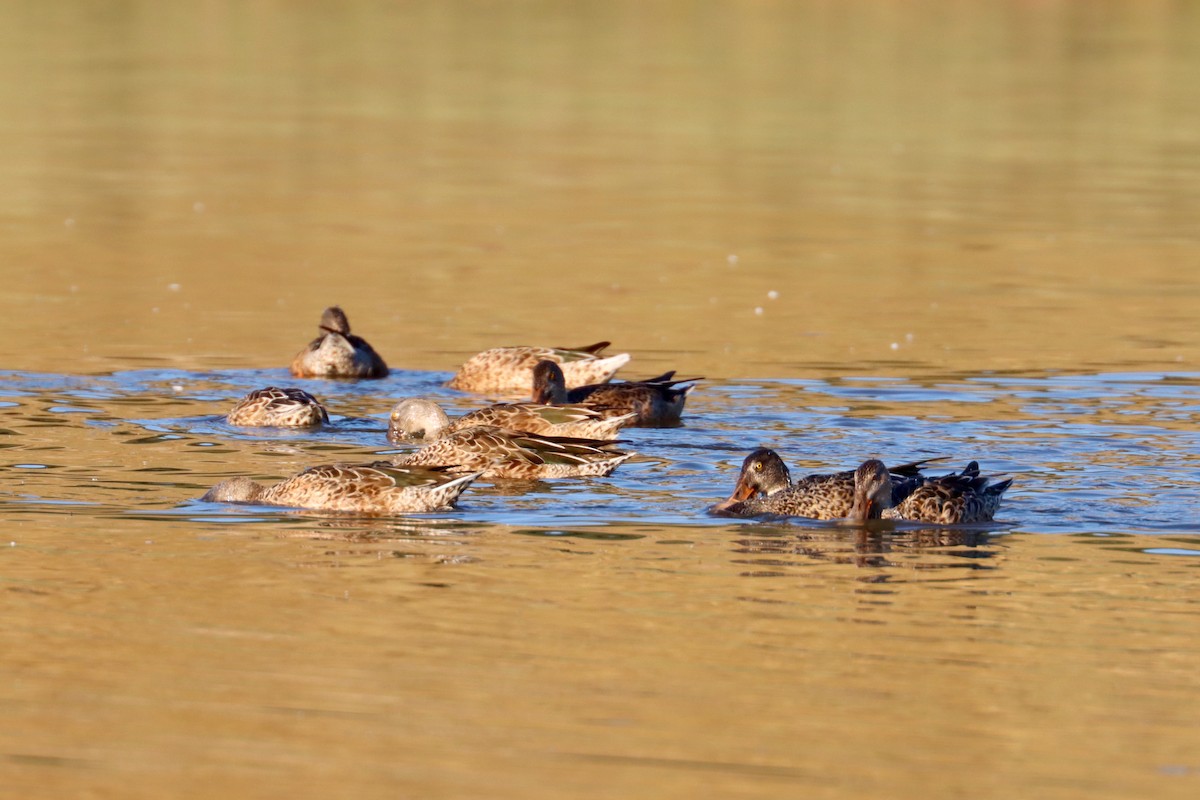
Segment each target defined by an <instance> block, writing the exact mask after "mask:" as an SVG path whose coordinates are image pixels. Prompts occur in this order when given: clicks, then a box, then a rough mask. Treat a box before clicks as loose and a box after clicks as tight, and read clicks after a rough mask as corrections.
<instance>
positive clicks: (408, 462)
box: [394, 425, 633, 480]
mask: <svg viewBox="0 0 1200 800" xmlns="http://www.w3.org/2000/svg"><path fill="white" fill-rule="evenodd" d="M632 455H633V454H632V453H626V452H622V451H620V450H617V449H616V444H615V443H614V442H611V441H601V440H596V439H578V438H572V437H566V436H537V435H535V434H529V433H520V432H518V431H511V430H506V429H504V428H497V427H494V426H490V425H473V426H471V427H468V428H462V429H460V430H457V431H454V432H452V433H448V434H446V435H444V436H441V437H439V438H438V439H436V440H435V441H433V442H430V443H429V444H427V445H425V446H424V447H422V448H421V449H420V450H417V451H416V452H413V453H409V454H407V455H402V456H397V457H396V458H395V460H394V463H396V464H398V465H402V466H445V467H447V468H448V469H450V470H452V471H455V470H470V471H478V472H480V473H481V474H482V475H483V477H485V478H516V479H521V480H541V479H544V478H568V477H577V476H584V475H598V476H605V475H611V474H612V471H613V470H615V469H616V468H617V466H618V465H620V464H621V463H622V462H623V461H626V460H627V459H629V458H630V457H631V456H632Z"/></svg>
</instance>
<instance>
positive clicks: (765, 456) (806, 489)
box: [709, 447, 941, 520]
mask: <svg viewBox="0 0 1200 800" xmlns="http://www.w3.org/2000/svg"><path fill="white" fill-rule="evenodd" d="M940 460H941V459H939V458H931V459H926V460H924V461H914V462H911V463H909V464H902V465H901V466H898V467H894V468H893V469H892V471H891V474H892V475H893V476H894V477H893V480H892V484H891V486H892V491H893V492H894V493H895V495H896V497H895V498H894V500H893V504H896V503H899V502H900V501H901V500H902V499H903V498H904V497H906V496H907V494H908V493H909V492H911V491H912V490H913V489H915V488H916V486H917V484H918V482H919V481H920V480H921V475H920V473H921V470H922V469H924V468H925V466H926V465H927V464H930V463H933V462H935V461H940ZM855 474H856V471H855V470H847V471H844V472H833V473H826V474H815V475H808V476H806V477H803V478H801V479H799V480H798V481H796V482H795V483H792V476H791V472H790V471H789V470H788V468H787V465H786V464H784V463H783V459H782V458H781V457H780V456H779V454H778V453H777V452H775V451H774V450H772V449H770V448H769V447H760V448H758V449H756V450H754V451H753V452H752V453H750V455H748V456H746V458H745V460H744V461H743V462H742V468H741V472H740V473H739V474H738V480H737V484H736V485H735V487H734V489H733V494H731V495H730V496H729V498H728V499H726V500H723V501H721V502H720V503H717V504H716V505H715V506H713V507H712V508H711V509H709V510H710V513H715V514H724V515H730V516H738V517H753V516H758V515H759V514H777V515H781V516H789V517H808V518H810V519H821V520H830V519H843V518H845V517H847V516H849V514H850V511H851V507H852V506H853V504H854V477H855Z"/></svg>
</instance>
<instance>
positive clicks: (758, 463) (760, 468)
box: [754, 461, 763, 472]
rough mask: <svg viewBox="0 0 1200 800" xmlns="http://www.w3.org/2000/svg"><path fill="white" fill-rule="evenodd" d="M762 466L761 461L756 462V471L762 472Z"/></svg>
mask: <svg viewBox="0 0 1200 800" xmlns="http://www.w3.org/2000/svg"><path fill="white" fill-rule="evenodd" d="M762 468H763V465H762V462H761V461H755V462H754V471H755V472H762Z"/></svg>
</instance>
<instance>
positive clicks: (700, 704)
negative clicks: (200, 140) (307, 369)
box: [0, 369, 1200, 797]
mask: <svg viewBox="0 0 1200 800" xmlns="http://www.w3.org/2000/svg"><path fill="white" fill-rule="evenodd" d="M448 377H449V373H448V372H420V371H404V370H401V371H397V372H395V373H394V374H393V375H392V376H391V377H389V378H388V379H386V380H383V381H369V382H360V383H346V382H325V381H299V382H296V381H289V380H287V378H286V375H285V374H284V372H283V370H278V369H277V370H229V371H213V372H205V373H191V372H184V371H177V370H136V371H128V372H121V373H115V374H112V375H100V376H66V375H50V374H30V373H12V372H10V373H6V374H4V375H3V377H2V380H0V402H2V403H3V405H2V406H0V414H2V415H3V423H2V424H3V433H4V434H5V437H4V442H3V445H4V457H3V463H2V465H0V468H2V469H3V473H4V474H5V476H6V482H5V487H6V488H5V492H4V495H3V502H2V504H0V519H2V520H3V523H4V526H5V532H6V535H5V539H7V540H9V541H8V542H7V544H8V546H7V547H5V548H3V550H0V565H3V567H2V568H3V578H0V589H3V590H4V591H3V595H2V597H3V600H4V603H5V605H6V607H7V609H8V610H9V614H8V619H9V620H10V624H9V625H8V626H7V627H6V629H5V630H4V632H3V633H2V634H0V638H2V639H3V640H4V641H5V649H6V652H7V655H6V656H5V659H6V660H7V662H8V663H9V665H10V667H12V668H14V669H15V670H16V673H15V674H16V675H18V676H20V677H19V678H18V679H17V682H16V683H15V684H12V685H10V687H9V689H8V690H7V691H6V696H7V700H6V701H5V702H4V704H3V705H2V706H0V713H3V715H4V716H5V718H6V720H7V723H8V724H7V726H6V727H7V729H8V730H9V731H10V733H9V734H6V735H0V771H2V772H4V773H6V774H7V775H9V776H10V780H13V781H16V782H17V783H16V784H15V785H21V783H20V782H21V781H23V780H30V781H36V782H37V783H38V784H39V785H41V786H47V785H48V786H55V785H60V786H62V787H65V788H68V789H69V788H70V787H77V786H79V785H87V786H90V787H92V788H93V789H95V790H97V791H100V792H101V793H105V792H109V791H120V792H121V793H124V791H125V787H123V784H124V782H125V781H126V780H128V779H129V778H130V777H132V776H137V779H138V780H139V782H141V783H144V784H145V789H146V791H149V792H151V793H158V792H162V791H170V790H174V789H178V788H179V787H180V786H181V785H182V783H181V782H185V781H188V780H190V779H192V778H194V777H198V776H199V775H207V774H211V775H212V776H213V779H214V780H215V784H213V785H215V786H218V787H222V786H223V787H229V788H231V789H235V790H239V791H240V790H244V789H245V787H246V786H247V785H249V784H248V783H247V781H249V780H255V781H266V782H267V784H268V785H270V786H272V787H274V788H276V789H278V788H280V787H283V788H286V789H288V790H290V791H294V792H299V793H300V794H305V793H318V794H324V793H330V792H332V793H345V792H351V793H354V794H356V795H358V796H391V795H392V794H394V792H396V791H400V792H402V793H403V792H406V791H412V792H417V793H421V792H423V791H424V790H425V789H428V788H429V787H438V791H444V792H448V793H452V794H463V795H470V796H477V795H479V794H480V793H483V794H488V795H490V796H504V797H519V796H543V795H544V792H543V791H542V789H540V788H537V787H535V786H534V785H532V784H529V783H527V781H528V780H529V779H530V776H533V775H539V776H541V777H542V778H543V779H549V780H551V781H552V782H553V784H554V787H555V788H554V791H553V792H551V794H553V795H554V796H562V795H563V794H564V793H565V794H568V795H570V794H578V795H586V796H609V794H610V793H611V792H616V793H617V794H626V796H628V794H627V793H629V792H632V793H633V794H637V793H638V792H637V789H636V788H634V787H636V786H638V785H643V784H650V785H653V786H654V787H655V789H654V791H653V794H654V795H655V796H676V795H677V796H684V795H691V796H696V793H700V794H704V793H706V792H709V791H712V790H714V789H717V790H719V791H721V792H722V793H735V794H736V793H747V794H749V795H753V796H772V795H775V794H776V793H777V792H780V791H782V792H785V793H788V792H791V791H794V790H797V789H800V788H802V787H803V788H805V789H806V790H810V791H816V792H818V793H820V792H822V791H829V792H833V793H835V794H841V793H847V792H848V793H852V794H857V793H879V792H888V791H890V790H891V788H892V787H894V786H895V785H896V782H897V781H900V782H901V783H905V784H911V785H913V786H917V785H925V784H927V783H928V782H929V781H933V782H935V783H937V784H938V785H941V786H946V787H954V786H967V785H970V784H973V781H972V780H971V779H970V778H968V777H967V776H968V775H970V774H979V775H986V776H988V781H989V782H992V783H993V784H994V785H995V786H996V787H997V793H998V794H997V796H999V795H1011V794H1022V793H1029V792H1033V793H1042V792H1043V790H1045V789H1046V787H1048V786H1049V787H1055V786H1058V787H1061V789H1059V790H1055V789H1051V790H1050V791H1049V792H1048V793H1049V794H1050V795H1055V792H1056V791H1061V792H1062V793H1063V796H1075V793H1076V792H1078V791H1087V792H1088V793H1089V794H1093V795H1098V796H1114V797H1115V796H1129V795H1130V794H1131V793H1132V794H1138V793H1141V792H1143V791H1152V792H1155V793H1161V792H1166V793H1167V794H1170V793H1171V792H1172V791H1174V790H1176V789H1178V790H1180V791H1181V792H1183V794H1186V789H1185V787H1186V786H1190V785H1191V783H1192V782H1193V781H1194V780H1195V776H1196V774H1197V773H1200V765H1197V764H1196V762H1195V758H1194V751H1193V750H1192V749H1191V748H1190V747H1189V746H1188V744H1187V742H1189V741H1191V737H1192V735H1193V733H1194V730H1195V729H1194V719H1195V717H1194V714H1193V713H1192V711H1193V710H1194V707H1192V709H1191V710H1189V705H1188V704H1189V703H1190V701H1191V698H1194V697H1195V691H1196V688H1197V685H1196V679H1195V677H1194V675H1195V673H1194V670H1193V669H1191V664H1192V663H1194V659H1195V656H1196V654H1197V652H1196V643H1195V637H1194V632H1195V630H1196V622H1197V618H1198V617H1200V602H1198V600H1197V596H1196V594H1195V592H1194V590H1193V589H1194V585H1195V579H1196V572H1195V570H1196V569H1197V568H1198V567H1200V559H1198V558H1197V556H1200V538H1197V537H1196V535H1195V534H1196V529H1197V526H1196V522H1195V509H1196V504H1197V500H1196V497H1197V496H1198V493H1197V484H1198V483H1200V469H1198V468H1197V456H1196V453H1197V452H1200V448H1197V446H1196V444H1197V443H1196V436H1197V434H1196V426H1195V417H1196V414H1197V411H1198V410H1200V404H1198V403H1197V396H1198V394H1197V390H1198V379H1200V376H1197V375H1195V374H1183V373H1180V374H1162V375H1149V374H1146V375H1122V374H1108V375H1076V376H1067V375H1055V376H1042V377H1032V376H1030V377H1005V376H998V375H989V376H975V377H970V376H939V377H935V378H928V379H915V378H914V379H904V380H901V379H894V378H853V379H839V380H834V379H830V380H772V381H721V380H705V381H702V382H701V385H700V388H698V389H697V390H696V391H695V392H694V393H693V395H692V396H691V398H690V399H689V403H688V409H687V413H686V416H685V425H684V426H683V427H681V428H675V429H660V430H656V429H632V430H629V431H628V432H627V436H626V439H627V441H628V446H629V447H630V448H632V449H634V450H636V451H637V452H638V454H639V456H638V457H637V458H636V459H634V460H633V461H631V462H628V463H627V464H625V465H623V466H622V467H621V468H619V469H618V471H617V472H616V473H615V474H614V475H613V476H612V477H610V478H596V479H578V480H559V481H551V482H539V483H523V484H508V485H504V484H496V485H489V484H486V483H480V484H478V485H477V486H476V487H473V488H472V489H471V490H470V491H469V492H468V493H467V494H465V495H464V496H463V499H462V506H461V509H460V510H459V511H456V512H451V513H445V514H434V515H416V516H413V517H409V518H396V519H360V518H355V517H353V516H348V515H330V514H320V513H314V512H295V511H289V510H281V509H268V508H254V507H235V506H221V505H212V504H206V503H201V502H199V501H198V500H197V499H196V498H197V497H198V496H199V495H200V494H201V493H202V492H203V491H204V490H205V489H206V488H207V487H208V486H209V485H210V484H211V483H214V482H216V481H217V480H219V479H221V478H223V477H226V476H229V475H234V474H246V473H249V474H253V475H256V476H261V477H267V478H276V477H282V476H284V475H287V474H290V473H291V472H294V471H296V470H298V469H300V468H303V467H304V466H308V465H311V464H313V463H322V462H326V461H332V460H358V459H368V458H376V457H378V456H380V455H385V454H388V453H391V452H394V448H392V447H391V446H389V445H388V443H387V442H386V439H385V431H386V415H387V411H388V409H389V407H390V405H391V403H392V402H394V401H395V400H396V399H398V398H400V397H404V396H409V395H425V396H434V397H437V398H439V399H440V400H441V401H443V402H444V403H445V404H446V405H447V406H449V407H452V408H454V409H457V410H466V409H468V408H470V407H472V406H473V405H475V404H477V403H478V402H479V399H478V398H475V397H470V396H466V395H462V394H460V393H457V392H453V391H451V390H448V389H445V388H444V387H443V383H444V382H445V380H446V379H447V378H448ZM280 382H285V383H299V384H301V385H303V386H305V387H306V388H308V389H310V390H311V391H313V392H314V393H316V394H317V395H318V396H319V397H321V398H322V399H323V400H325V401H326V403H327V404H328V406H329V408H330V411H331V415H332V418H333V425H331V426H329V427H328V428H325V429H322V430H318V431H315V432H303V433H300V432H286V431H284V432H281V431H260V430H253V429H249V430H248V429H241V428H234V427H231V426H228V425H227V424H225V422H224V421H223V419H222V417H221V414H222V413H223V412H224V411H225V410H227V409H228V408H229V407H230V406H231V405H232V403H233V402H234V400H236V399H237V398H238V397H240V396H241V395H242V394H243V393H244V392H245V391H247V390H249V389H250V388H253V387H257V386H261V385H264V384H268V383H280ZM760 443H761V444H768V445H771V446H774V447H777V448H778V449H779V450H780V451H781V452H783V453H785V455H786V457H787V459H788V461H789V462H790V463H791V464H792V465H793V466H794V467H795V468H796V470H797V471H800V472H803V471H805V470H806V469H809V468H811V469H814V470H815V469H822V468H830V467H848V466H852V465H853V463H854V462H855V461H856V460H857V459H858V458H860V457H861V456H862V455H863V454H868V453H878V454H882V455H884V456H886V457H892V458H913V457H917V456H925V455H930V456H932V455H945V456H948V457H949V458H950V459H951V461H952V463H957V462H961V461H964V460H966V459H969V458H979V459H980V460H981V461H982V462H983V464H984V466H985V467H986V468H987V469H989V470H993V471H996V472H1000V473H1005V474H1010V475H1012V476H1013V477H1014V479H1015V481H1014V488H1013V489H1012V490H1011V492H1010V494H1009V496H1008V497H1007V498H1006V501H1005V503H1004V505H1003V506H1002V509H1001V512H1000V514H999V515H998V518H997V523H996V524H995V525H989V526H982V527H974V528H957V529H956V528H942V529H937V528H929V527H921V526H908V525H901V526H899V527H896V528H885V529H883V530H871V531H864V530H859V529H856V528H853V527H850V528H847V527H845V526H843V525H840V524H838V523H817V522H812V521H804V520H795V521H782V520H775V521H768V522H759V521H742V520H729V519H717V518H712V517H708V516H706V515H705V514H704V508H705V506H706V505H708V504H709V503H711V502H713V501H714V500H717V499H719V498H721V497H724V496H725V495H726V494H727V493H728V492H729V491H730V489H731V488H732V482H733V479H734V476H735V475H736V471H737V467H738V466H739V464H740V461H741V458H742V457H743V456H744V454H745V452H746V451H747V450H748V448H750V447H752V446H754V445H757V444H760ZM1049 534H1071V535H1067V536H1059V535H1049ZM22 665H27V666H22ZM897 671H899V672H901V673H910V672H912V671H916V672H917V675H916V676H915V679H914V676H912V675H907V674H906V675H904V676H901V675H897V674H896V672H897ZM864 720H869V721H870V728H871V729H872V731H873V735H874V736H875V737H877V738H875V739H874V740H871V741H867V742H861V741H858V737H859V736H860V735H861V734H860V731H861V728H862V725H863V724H864ZM1127 728H1135V729H1140V730H1142V731H1143V733H1144V736H1143V737H1142V738H1140V739H1139V740H1138V741H1137V742H1136V743H1135V742H1133V741H1132V740H1130V739H1129V738H1128V737H1126V735H1125V734H1124V733H1118V731H1122V730H1125V729H1127ZM18 730H21V731H24V734H23V735H22V736H20V737H16V736H14V735H13V733H12V732H14V731H18ZM102 730H103V731H106V734H105V735H100V731H102ZM764 730H767V731H771V733H770V734H766V735H765V734H764ZM164 733H165V734H166V735H165V736H164ZM955 741H965V742H970V746H967V747H962V748H953V749H950V750H946V749H944V748H946V747H947V746H948V744H947V743H949V742H955ZM343 748H352V754H351V752H342V749H343ZM798 748H799V749H798ZM401 751H402V752H403V753H404V754H405V755H403V756H397V752H401ZM853 752H860V753H861V752H870V753H871V756H870V761H869V763H864V764H862V765H861V766H860V767H859V768H857V769H854V770H851V771H850V772H848V773H847V772H845V771H844V770H843V769H832V768H831V766H830V764H831V762H833V761H839V762H840V761H842V760H844V759H846V758H847V757H848V756H847V754H848V753H853ZM1039 752H1053V753H1054V754H1055V757H1054V758H1053V759H1051V760H1049V761H1038V759H1037V756H1036V755H1035V753H1039ZM914 754H917V755H916V756H915V757H914ZM1101 759H1103V760H1104V761H1105V763H1106V766H1105V768H1104V771H1103V775H1104V777H1103V779H1098V778H1095V777H1093V776H1095V775H1096V774H1097V773H1096V770H1097V769H1098V767H1097V761H1098V760H1101ZM218 762H219V763H220V764H221V767H220V769H219V770H217V771H215V772H212V773H210V772H209V769H210V767H209V766H207V765H213V764H215V763H218ZM1031 762H1033V763H1038V764H1040V766H1039V767H1038V768H1037V769H1030V763H1031ZM321 763H324V764H327V765H328V767H329V768H328V769H327V770H323V769H321V768H319V767H318V766H316V765H317V764H321ZM346 764H353V765H355V769H353V770H351V771H349V772H347V771H345V769H344V768H343V767H344V766H345V765H346ZM488 776H493V777H492V778H491V779H489V778H488ZM80 781H82V782H83V783H82V784H81V783H80ZM204 785H205V787H206V788H205V789H204V790H199V789H194V790H193V791H195V792H198V793H196V794H195V796H205V795H206V793H207V792H208V791H209V790H211V789H212V786H210V785H209V784H208V783H205V784H204ZM118 787H123V788H119V789H118ZM621 787H624V788H621ZM269 794H270V793H266V792H264V793H263V794H262V796H268V795H269ZM250 796H257V794H256V793H255V792H253V791H252V792H250ZM544 796H550V795H544ZM913 796H916V795H915V794H914V795H913ZM1181 796H1182V795H1181Z"/></svg>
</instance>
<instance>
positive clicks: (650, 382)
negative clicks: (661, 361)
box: [533, 361, 701, 427]
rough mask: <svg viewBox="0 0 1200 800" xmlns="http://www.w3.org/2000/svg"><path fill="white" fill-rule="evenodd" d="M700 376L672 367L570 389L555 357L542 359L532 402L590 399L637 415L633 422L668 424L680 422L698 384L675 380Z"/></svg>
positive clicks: (534, 372) (591, 401) (621, 411)
mask: <svg viewBox="0 0 1200 800" xmlns="http://www.w3.org/2000/svg"><path fill="white" fill-rule="evenodd" d="M698 380H701V378H676V377H675V371H674V370H671V371H670V372H664V373H663V374H662V375H659V376H658V377H656V378H647V379H646V380H644V381H625V382H623V383H593V384H589V385H587V386H577V387H575V388H574V389H568V388H567V383H566V377H565V376H564V375H563V371H562V367H560V366H559V365H558V364H556V363H555V362H553V361H539V362H538V363H537V364H536V365H535V366H534V368H533V402H535V403H556V404H564V403H587V404H588V405H592V406H599V407H601V408H607V409H611V410H612V411H613V412H615V413H621V414H628V413H633V414H635V415H636V416H635V417H634V421H633V422H632V423H631V424H632V425H639V426H642V427H667V426H671V425H678V424H679V417H680V415H682V414H683V403H684V401H685V400H686V399H687V396H688V393H689V392H690V391H692V389H694V388H696V386H695V384H688V385H687V386H678V387H677V386H676V385H675V384H677V383H687V382H688V381H698Z"/></svg>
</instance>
